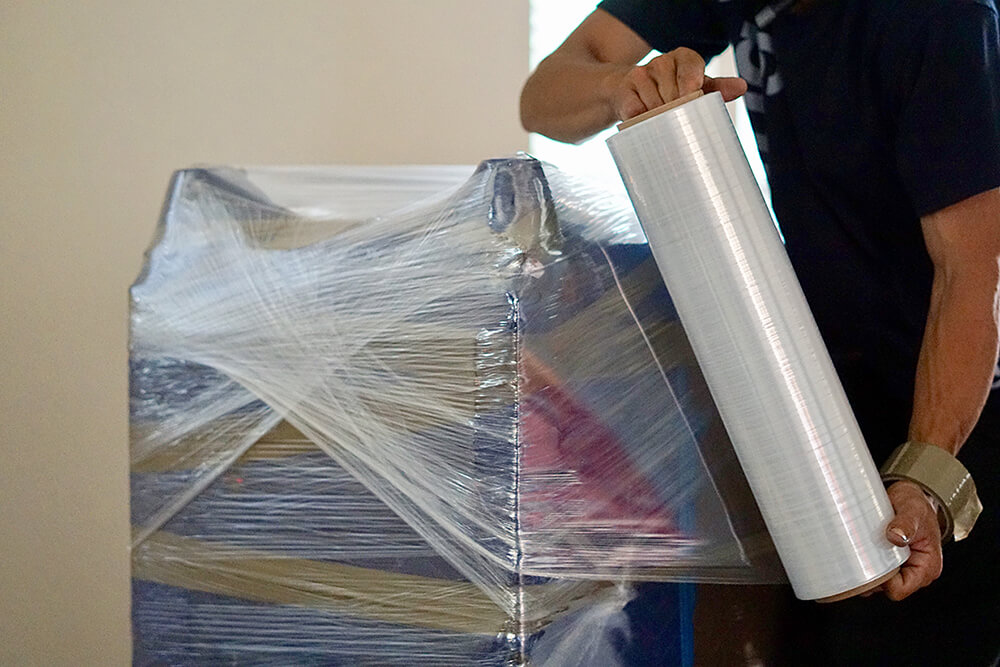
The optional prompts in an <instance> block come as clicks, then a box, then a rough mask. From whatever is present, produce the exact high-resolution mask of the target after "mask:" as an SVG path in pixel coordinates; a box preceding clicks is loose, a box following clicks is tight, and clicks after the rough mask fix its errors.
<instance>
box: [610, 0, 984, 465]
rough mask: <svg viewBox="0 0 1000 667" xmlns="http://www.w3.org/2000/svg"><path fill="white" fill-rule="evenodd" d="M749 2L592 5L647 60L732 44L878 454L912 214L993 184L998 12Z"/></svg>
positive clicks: (900, 339) (898, 416)
mask: <svg viewBox="0 0 1000 667" xmlns="http://www.w3.org/2000/svg"><path fill="white" fill-rule="evenodd" d="M782 4H788V3H773V4H772V7H777V6H779V5H782ZM760 7H761V3H760V2H754V1H752V0H750V1H747V0H685V1H676V2H670V1H669V0H659V1H657V0H604V2H602V3H601V4H600V8H601V9H604V10H605V11H607V12H609V13H611V14H612V15H614V16H616V17H617V18H619V19H620V20H621V21H622V22H624V23H625V24H626V25H628V26H629V27H631V28H632V29H633V30H635V31H636V32H637V33H638V34H639V35H640V36H642V37H643V38H644V39H645V40H646V41H647V42H648V43H649V44H650V45H651V46H652V47H653V48H654V49H657V50H659V51H663V52H666V51H670V50H672V49H674V48H677V47H679V46H687V47H689V48H693V49H695V50H697V51H698V52H700V53H701V54H702V56H704V57H705V58H706V59H708V58H711V57H712V56H714V55H716V54H718V53H719V52H721V51H722V50H723V49H724V48H725V47H726V46H728V45H729V44H730V43H732V44H734V45H735V50H736V55H737V64H738V67H739V70H740V73H741V75H742V76H744V78H747V79H748V81H749V83H750V90H749V92H748V94H747V96H746V102H747V107H748V110H749V111H750V115H751V120H752V121H753V125H754V129H755V132H756V134H757V139H758V144H759V147H760V149H761V154H762V157H763V159H764V163H765V167H766V169H767V174H768V180H769V183H770V186H771V192H772V200H773V206H774V211H775V213H776V215H777V217H778V222H779V224H780V226H781V229H782V233H783V234H784V237H785V241H786V248H787V250H788V254H789V256H790V258H791V260H792V264H793V265H794V267H795V270H796V273H797V275H798V277H799V281H800V282H801V284H802V288H803V291H804V292H805V294H806V298H807V299H808V301H809V304H810V307H811V308H812V310H813V314H814V315H815V317H816V321H817V323H818V325H819V328H820V331H821V332H822V334H823V337H824V340H825V342H826V344H827V347H828V348H829V350H830V354H831V356H832V357H833V360H834V364H835V365H836V367H837V370H838V372H839V374H840V376H841V380H842V381H843V384H844V388H845V390H846V391H847V393H848V396H849V398H850V399H851V403H852V406H853V408H854V410H855V414H856V415H857V417H858V420H859V422H860V423H861V426H862V429H863V430H864V431H865V435H866V438H867V440H868V443H869V445H870V446H872V449H873V454H874V455H875V458H876V461H881V460H882V459H883V458H884V457H885V456H887V455H888V453H889V452H890V451H891V450H892V448H893V447H895V446H896V445H897V444H898V443H899V442H902V441H903V440H904V439H905V438H906V432H907V427H908V423H909V416H910V412H911V408H912V394H913V379H914V374H915V371H916V362H917V357H918V353H919V348H920V342H921V339H922V336H923V328H924V324H925V321H926V316H927V310H928V303H929V297H930V288H931V281H932V277H933V267H932V265H931V262H930V259H929V257H928V255H927V251H926V248H925V245H924V241H923V236H922V232H921V227H920V216H922V215H924V214H927V213H931V212H934V211H936V210H939V209H941V208H944V207H946V206H948V205H950V204H954V203H956V202H959V201H961V200H963V199H965V198H967V197H970V196H972V195H974V194H978V193H980V192H983V191H985V190H989V189H991V188H995V187H998V186H1000V42H998V26H997V9H996V6H995V3H994V2H993V1H992V0H817V2H815V3H813V4H812V6H811V7H809V8H808V9H804V10H802V11H797V10H794V9H787V8H786V9H783V10H781V11H779V12H778V13H777V14H776V15H775V14H773V13H769V12H768V11H767V10H765V11H764V12H763V13H760V12H758V10H759V9H760ZM998 394H1000V390H994V391H993V392H992V396H991V399H990V404H989V405H988V408H987V409H988V410H989V411H991V412H992V413H993V414H1000V396H998Z"/></svg>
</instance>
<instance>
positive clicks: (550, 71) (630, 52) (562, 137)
mask: <svg viewBox="0 0 1000 667" xmlns="http://www.w3.org/2000/svg"><path fill="white" fill-rule="evenodd" d="M649 52H650V46H649V44H647V43H646V42H645V40H643V39H642V37H640V36H639V35H638V34H636V33H635V32H634V31H633V30H632V29H631V28H629V27H628V26H627V25H625V24H624V23H622V22H621V21H619V20H618V19H616V18H615V17H613V16H612V15H611V14H609V13H607V12H605V11H604V10H602V9H596V10H594V12H593V13H592V14H591V15H590V16H588V17H587V18H586V19H585V20H584V21H583V23H581V24H580V25H579V27H577V29H576V30H574V31H573V33H572V34H571V35H570V36H569V37H567V38H566V41H565V42H563V43H562V45H561V46H560V47H559V48H558V49H556V50H555V51H554V52H553V53H552V54H551V55H550V56H549V57H547V58H545V59H544V60H542V62H541V63H540V64H539V65H538V68H537V69H536V70H535V72H534V73H533V74H532V75H531V76H530V77H528V80H527V82H525V85H524V89H523V90H522V91H521V124H522V125H523V126H524V129H526V130H528V131H529V132H540V133H542V134H544V135H546V136H548V137H551V138H553V139H557V140H559V141H567V142H578V141H582V140H584V139H586V138H588V137H590V136H592V135H594V134H596V133H598V132H600V131H601V130H603V129H604V128H606V127H608V126H609V125H611V124H613V123H615V122H618V121H623V120H628V119H629V118H632V117H634V116H637V115H639V114H641V113H643V112H644V111H648V110H650V109H655V108H656V107H658V106H660V105H662V104H665V103H666V102H671V101H673V100H675V99H677V98H678V97H681V96H682V95H686V94H688V93H693V92H694V91H696V90H698V89H701V90H704V91H705V92H713V91H719V92H721V93H722V96H723V97H724V98H725V99H726V100H727V101H728V100H732V99H734V98H736V97H739V96H740V95H742V94H743V93H744V92H745V91H746V89H747V85H746V82H744V81H743V80H742V79H738V78H735V77H726V78H719V79H712V78H711V77H707V76H705V61H704V60H702V57H701V56H700V55H698V52H697V51H693V50H691V49H687V48H680V49H675V50H673V51H670V52H669V53H664V54H663V55H660V56H657V57H656V58H653V59H652V60H650V61H649V62H648V63H646V64H645V65H636V63H638V62H640V61H641V60H642V59H643V58H644V57H645V56H646V55H647V54H648V53H649Z"/></svg>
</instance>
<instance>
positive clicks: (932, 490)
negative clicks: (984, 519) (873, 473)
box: [880, 440, 983, 541]
mask: <svg viewBox="0 0 1000 667" xmlns="http://www.w3.org/2000/svg"><path fill="white" fill-rule="evenodd" d="M880 472H881V474H882V479H883V481H886V482H898V481H903V480H905V481H907V482H913V483H914V484H916V485H917V486H919V487H920V488H921V489H923V490H924V492H925V493H927V494H928V495H930V496H931V497H932V498H934V500H936V501H937V506H938V508H939V514H938V516H939V519H940V520H941V539H942V541H944V540H947V539H948V538H949V537H954V538H955V540H956V541H958V540H962V539H965V538H966V537H968V535H969V531H971V530H972V526H973V525H974V524H975V523H976V518H977V517H978V516H979V513H980V512H982V511H983V504H982V503H981V502H980V501H979V496H978V495H976V483H975V482H973V481H972V475H970V474H969V471H968V470H966V469H965V466H963V465H962V464H961V463H959V461H958V459H956V458H955V457H954V456H952V455H951V454H949V453H948V452H946V451H945V450H943V449H941V448H940V447H935V446H934V445H929V444H927V443H926V442H915V441H913V440H911V441H909V442H906V443H903V444H902V445H900V446H899V447H897V448H896V451H894V452H893V453H892V456H890V457H889V459H888V460H887V461H886V462H885V463H884V464H883V465H882V469H881V470H880Z"/></svg>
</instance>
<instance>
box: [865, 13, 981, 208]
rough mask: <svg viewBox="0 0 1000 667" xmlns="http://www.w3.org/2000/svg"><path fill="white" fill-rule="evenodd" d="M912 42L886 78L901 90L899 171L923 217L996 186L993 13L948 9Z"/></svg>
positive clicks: (927, 23) (898, 96)
mask: <svg viewBox="0 0 1000 667" xmlns="http://www.w3.org/2000/svg"><path fill="white" fill-rule="evenodd" d="M906 33H907V31H905V30H903V31H900V32H899V33H897V35H898V36H899V37H901V38H904V39H905V38H906ZM912 37H913V38H914V39H913V41H912V42H910V44H909V45H908V46H907V45H901V46H900V47H899V48H900V51H899V52H902V51H903V50H905V52H906V53H907V54H908V55H907V57H905V58H898V59H890V62H891V63H892V64H893V66H894V67H895V69H894V70H893V71H886V72H884V73H883V80H891V81H893V82H896V85H897V86H898V88H897V90H896V91H895V92H896V99H897V101H898V107H897V109H898V116H897V118H898V122H897V126H896V131H897V133H896V143H895V145H896V160H897V167H898V170H899V174H900V177H901V179H902V183H903V187H904V188H905V190H906V192H907V193H908V194H909V196H910V198H911V201H912V203H913V206H914V208H915V211H916V213H917V214H918V215H921V216H923V215H926V214H928V213H933V212H934V211H937V210H940V209H942V208H944V207H946V206H950V205H951V204H955V203H958V202H959V201H962V200H963V199H966V198H968V197H971V196H973V195H976V194H979V193H980V192H984V191H986V190H990V189H992V188H995V187H998V186H1000V37H998V26H997V12H996V8H995V6H994V5H993V4H992V3H982V2H952V3H949V4H947V5H945V7H944V8H943V9H939V10H938V11H937V12H935V13H934V15H932V16H931V17H930V19H929V20H928V21H925V22H924V23H923V25H922V26H920V28H919V30H915V31H914V32H913V33H912ZM914 44H916V45H917V48H913V45H914Z"/></svg>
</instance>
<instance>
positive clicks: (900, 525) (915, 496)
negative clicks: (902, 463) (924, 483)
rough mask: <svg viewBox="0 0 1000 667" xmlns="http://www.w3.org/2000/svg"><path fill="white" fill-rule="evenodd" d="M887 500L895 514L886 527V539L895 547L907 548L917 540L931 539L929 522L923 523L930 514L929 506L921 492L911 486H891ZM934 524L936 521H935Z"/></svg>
mask: <svg viewBox="0 0 1000 667" xmlns="http://www.w3.org/2000/svg"><path fill="white" fill-rule="evenodd" d="M888 492H889V500H890V502H892V508H893V509H894V510H895V512H896V516H895V517H893V519H892V521H890V522H889V525H888V526H886V531H885V534H886V537H887V538H888V539H889V541H890V542H892V543H893V544H895V545H896V546H897V547H902V546H907V545H910V544H913V543H914V542H917V541H918V540H923V539H928V538H930V537H932V536H931V535H929V534H925V533H928V532H930V531H929V529H930V525H929V524H930V523H932V522H930V521H924V519H925V518H928V517H929V516H930V514H931V508H930V504H929V503H928V502H927V500H926V498H925V497H924V493H923V491H922V490H921V489H920V488H919V487H916V486H914V485H912V484H899V483H897V484H893V485H892V486H890V487H889V489H888ZM935 522H936V519H935Z"/></svg>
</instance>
